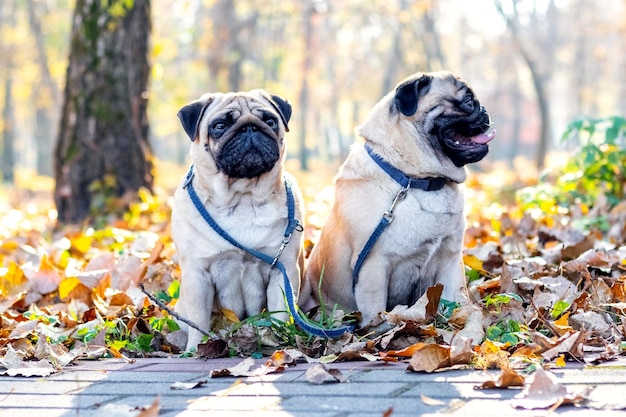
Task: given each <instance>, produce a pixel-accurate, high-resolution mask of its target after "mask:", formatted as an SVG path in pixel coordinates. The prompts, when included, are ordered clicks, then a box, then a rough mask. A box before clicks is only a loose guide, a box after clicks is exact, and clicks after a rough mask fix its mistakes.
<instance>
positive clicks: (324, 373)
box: [306, 363, 346, 385]
mask: <svg viewBox="0 0 626 417" xmlns="http://www.w3.org/2000/svg"><path fill="white" fill-rule="evenodd" d="M306 380H307V381H309V382H310V383H312V384H316V385H320V384H324V383H335V382H344V381H345V380H346V377H345V376H344V375H343V374H342V373H341V371H340V370H339V369H334V368H326V366H324V364H321V363H317V364H315V365H313V366H311V367H310V368H309V369H307V370H306Z"/></svg>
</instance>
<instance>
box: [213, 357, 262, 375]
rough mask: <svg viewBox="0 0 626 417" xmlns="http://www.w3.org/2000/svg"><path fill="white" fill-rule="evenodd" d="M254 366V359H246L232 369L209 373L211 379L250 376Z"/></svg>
mask: <svg viewBox="0 0 626 417" xmlns="http://www.w3.org/2000/svg"><path fill="white" fill-rule="evenodd" d="M253 366H254V359H252V358H246V359H244V360H242V361H241V362H239V363H238V364H237V365H235V366H233V367H230V368H222V369H214V370H212V371H211V372H210V373H209V377H210V378H222V377H226V376H250V375H251V373H250V368H252V367H253Z"/></svg>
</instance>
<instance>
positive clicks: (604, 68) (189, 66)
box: [0, 0, 626, 175]
mask: <svg viewBox="0 0 626 417" xmlns="http://www.w3.org/2000/svg"><path fill="white" fill-rule="evenodd" d="M73 3H74V2H73V1H66V0H22V1H17V0H9V1H2V3H1V4H0V17H1V19H0V56H1V57H2V58H1V59H0V98H1V99H0V109H2V118H1V119H2V120H1V121H0V131H4V130H6V129H4V127H6V126H7V125H8V124H11V125H13V126H15V129H13V134H14V140H15V149H14V155H13V156H14V159H15V164H16V167H17V169H27V170H33V171H36V172H38V173H40V174H43V175H51V174H52V163H51V162H52V156H51V154H52V149H53V144H54V142H55V140H56V134H57V126H58V121H59V114H60V109H61V104H62V99H63V94H62V92H63V87H64V77H65V69H66V66H67V60H68V52H69V35H70V33H69V32H70V28H71V16H72V9H73V6H74V4H73ZM152 19H153V29H152V37H151V45H152V46H151V50H152V53H151V61H152V77H151V81H150V90H149V92H147V94H149V99H150V107H149V120H150V126H151V127H150V129H151V143H152V146H153V150H154V152H155V154H156V156H157V157H158V158H159V160H161V161H163V162H167V163H172V164H175V165H180V166H184V165H185V164H186V163H187V149H188V141H187V139H186V137H185V136H184V133H183V131H182V129H181V128H180V126H179V123H178V120H177V117H176V112H177V110H178V109H179V108H180V107H181V106H182V105H184V104H185V103H187V102H188V101H191V100H192V99H194V98H196V97H198V96H200V95H201V94H202V93H204V92H208V91H227V90H246V89H252V88H259V87H261V88H265V89H267V90H268V91H270V92H271V93H274V94H279V95H281V96H283V97H285V98H287V99H288V100H289V101H290V102H291V103H292V104H293V106H294V115H293V120H292V121H291V126H290V127H291V132H290V134H289V135H290V136H289V143H290V144H289V151H290V152H289V156H290V158H291V159H292V160H291V161H289V164H290V165H289V166H290V167H293V168H304V169H307V168H308V169H313V168H319V167H327V166H328V167H330V169H331V170H332V169H335V168H336V166H337V165H338V163H340V162H341V161H342V160H343V158H344V157H345V155H346V153H347V150H348V148H349V146H350V144H351V143H352V142H353V141H354V140H355V135H354V128H355V127H356V126H358V125H359V124H360V123H361V122H362V121H363V120H364V118H365V117H366V115H367V112H368V110H369V109H370V108H371V107H372V106H373V104H374V103H375V102H376V101H378V100H379V99H380V98H381V97H382V95H383V94H384V93H386V92H387V91H389V90H390V89H392V88H393V87H394V86H395V84H396V83H397V82H399V81H400V80H401V79H403V78H404V77H406V76H408V75H410V74H412V73H414V72H417V71H428V70H438V69H448V70H451V71H453V72H455V73H457V74H458V75H460V76H461V77H462V78H464V79H465V80H466V81H467V82H469V84H470V85H471V86H472V87H473V89H474V90H475V92H476V93H477V95H478V97H479V98H480V99H481V101H482V102H483V104H484V105H485V106H486V107H487V109H488V110H489V111H490V113H491V115H492V119H493V125H494V127H495V128H496V129H497V131H498V136H497V140H496V141H494V142H493V146H492V147H491V153H490V155H489V156H488V158H487V159H486V160H485V161H483V162H482V163H481V164H480V165H479V166H477V167H476V169H478V170H480V169H481V168H482V169H485V167H486V166H488V164H491V163H493V162H494V161H504V162H507V163H511V162H512V161H513V160H514V159H515V158H519V157H524V158H525V160H527V161H528V166H529V169H534V167H536V166H539V167H540V168H541V167H542V166H543V165H542V164H543V160H544V157H545V155H543V154H542V153H541V152H540V148H539V146H538V144H539V143H540V142H541V140H544V141H545V143H547V147H546V148H547V151H548V152H549V151H551V150H552V151H554V150H559V149H568V147H569V149H570V150H571V148H572V146H573V145H575V144H572V143H570V144H566V143H562V142H561V141H560V137H561V134H562V133H563V131H564V129H565V127H566V125H567V124H568V123H569V122H571V121H572V120H575V119H577V118H581V117H605V116H610V115H623V114H625V113H626V2H625V1H623V0H602V1H596V2H590V1H587V0H472V1H463V0H418V1H409V0H385V1H378V0H368V1H357V0H326V1H324V0H310V1H284V0H255V1H252V0H235V1H230V0H175V1H174V0H155V1H153V2H152ZM540 103H542V105H540ZM542 125H543V126H546V127H547V128H546V131H547V132H548V135H543V136H542V134H541V132H542ZM544 136H547V137H544ZM5 154H6V152H5ZM3 158H6V155H3ZM4 160H5V159H3V161H4ZM549 163H550V159H548V164H549Z"/></svg>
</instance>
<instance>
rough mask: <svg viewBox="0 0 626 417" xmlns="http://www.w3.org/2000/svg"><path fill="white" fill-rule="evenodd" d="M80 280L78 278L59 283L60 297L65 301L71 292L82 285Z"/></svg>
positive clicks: (70, 278) (66, 279)
mask: <svg viewBox="0 0 626 417" xmlns="http://www.w3.org/2000/svg"><path fill="white" fill-rule="evenodd" d="M80 283H81V282H80V280H79V279H78V278H76V277H69V278H65V279H64V280H63V281H61V282H60V283H59V297H60V298H61V299H62V300H63V299H65V298H66V297H67V296H68V295H69V293H70V292H72V290H73V289H74V288H75V287H76V286H77V285H78V284H80Z"/></svg>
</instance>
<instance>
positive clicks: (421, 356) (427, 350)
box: [407, 344, 451, 372]
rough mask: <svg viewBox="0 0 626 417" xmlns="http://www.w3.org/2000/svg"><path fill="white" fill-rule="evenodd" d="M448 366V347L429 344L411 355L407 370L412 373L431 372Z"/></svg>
mask: <svg viewBox="0 0 626 417" xmlns="http://www.w3.org/2000/svg"><path fill="white" fill-rule="evenodd" d="M450 365H451V363H450V347H448V346H441V345H437V344H429V345H425V346H423V347H422V348H421V349H419V350H417V351H416V352H415V353H414V354H413V356H412V357H411V359H410V360H409V367H408V368H407V369H408V370H409V371H413V372H433V371H435V370H437V369H440V368H447V367H449V366H450Z"/></svg>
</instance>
